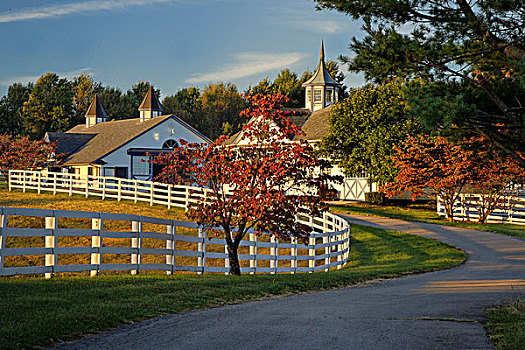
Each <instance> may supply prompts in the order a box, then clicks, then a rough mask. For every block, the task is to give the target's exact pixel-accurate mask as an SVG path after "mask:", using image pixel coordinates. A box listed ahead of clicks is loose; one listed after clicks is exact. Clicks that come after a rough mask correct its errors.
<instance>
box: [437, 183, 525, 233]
mask: <svg viewBox="0 0 525 350" xmlns="http://www.w3.org/2000/svg"><path fill="white" fill-rule="evenodd" d="M481 196H482V195H481V194H469V193H462V194H460V197H459V199H458V200H457V201H456V202H455V203H454V219H455V220H460V221H477V220H478V218H479V213H478V209H477V208H479V206H480V202H481ZM437 213H438V215H441V216H445V217H446V211H445V206H444V205H443V202H441V201H440V200H438V201H437ZM486 222H487V223H500V224H515V225H525V190H517V191H515V193H514V194H509V195H507V196H504V197H502V199H501V202H500V203H499V205H498V206H497V208H496V209H495V210H494V211H493V212H492V213H490V214H489V215H488V216H487V220H486Z"/></svg>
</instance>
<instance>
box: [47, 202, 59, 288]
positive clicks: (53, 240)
mask: <svg viewBox="0 0 525 350" xmlns="http://www.w3.org/2000/svg"><path fill="white" fill-rule="evenodd" d="M56 228H57V220H56V217H55V211H54V210H53V216H50V217H46V229H47V230H51V235H46V248H50V249H51V254H46V266H51V272H46V274H45V277H46V278H51V277H53V274H54V270H55V269H54V266H56V264H57V256H56V254H55V248H56V246H57V237H56V234H55V229H56ZM48 232H49V231H48Z"/></svg>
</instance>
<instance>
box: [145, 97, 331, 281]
mask: <svg viewBox="0 0 525 350" xmlns="http://www.w3.org/2000/svg"><path fill="white" fill-rule="evenodd" d="M247 99H248V100H249V101H250V102H251V105H252V107H251V108H249V109H246V110H244V111H243V112H242V113H241V115H242V116H243V117H246V118H247V119H248V120H249V121H248V123H247V124H245V125H244V127H243V129H242V138H243V140H245V141H246V142H245V144H244V145H243V146H228V145H225V141H226V140H227V137H226V136H222V137H220V138H219V139H218V140H217V141H215V142H214V143H213V144H211V145H209V146H206V145H202V144H187V143H185V142H184V141H183V140H181V146H180V147H179V148H176V149H175V150H174V152H173V153H169V154H162V155H159V156H158V157H156V158H155V159H154V163H156V164H158V165H162V166H164V171H163V172H162V173H161V174H160V175H159V176H158V177H157V180H160V181H163V182H167V183H175V184H181V183H186V184H192V185H194V186H200V187H205V188H209V189H210V190H211V192H212V196H211V198H208V199H207V200H204V199H202V200H201V201H200V202H198V203H196V204H193V205H192V206H191V207H190V208H189V210H188V212H187V215H188V217H189V218H190V219H192V220H194V221H195V222H197V223H198V224H199V225H200V226H201V227H203V228H204V229H207V230H210V231H213V232H214V233H215V234H217V235H224V237H225V239H226V243H227V245H228V255H229V260H230V274H234V275H239V274H240V265H239V260H238V247H239V244H240V242H241V240H242V239H243V238H244V237H245V235H246V234H247V233H248V231H249V230H250V229H253V230H255V232H256V233H257V234H261V233H262V232H265V233H270V234H274V235H276V236H277V237H279V238H282V237H289V236H294V237H298V238H306V237H308V235H309V234H310V232H311V228H310V227H309V226H306V225H304V224H301V223H298V222H297V221H296V217H298V216H301V215H319V214H320V213H321V212H323V211H325V210H327V206H326V205H325V203H324V202H323V201H324V200H326V199H329V198H331V197H332V196H333V195H334V194H335V192H334V190H332V188H331V187H330V185H329V181H334V180H337V179H336V178H335V177H332V176H330V175H328V173H327V172H326V171H325V169H327V167H329V163H328V162H327V161H324V160H320V159H317V157H315V156H314V150H313V147H312V146H311V145H309V144H308V143H307V142H305V141H301V142H289V140H292V139H293V137H294V136H295V135H297V134H298V133H300V132H301V131H300V128H299V127H298V126H296V125H294V124H292V123H291V122H290V119H289V113H285V112H283V111H282V110H280V107H281V106H282V104H283V103H285V102H286V101H287V98H286V97H285V96H283V95H273V96H271V95H266V96H262V95H255V96H248V97H247ZM286 140H288V141H286ZM217 227H220V228H221V229H220V230H216V229H214V228H217Z"/></svg>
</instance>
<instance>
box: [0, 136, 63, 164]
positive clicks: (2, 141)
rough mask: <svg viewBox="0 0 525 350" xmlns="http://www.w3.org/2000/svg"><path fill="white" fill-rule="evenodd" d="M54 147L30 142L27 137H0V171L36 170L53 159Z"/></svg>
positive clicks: (41, 142) (39, 142) (40, 142)
mask: <svg viewBox="0 0 525 350" xmlns="http://www.w3.org/2000/svg"><path fill="white" fill-rule="evenodd" d="M55 150H56V145H55V144H54V143H51V144H48V143H45V142H44V141H42V140H40V141H31V140H29V137H27V136H26V137H20V138H15V137H12V136H10V135H0V169H37V168H42V167H45V166H47V165H48V164H49V163H50V162H51V161H52V160H53V159H54V157H55Z"/></svg>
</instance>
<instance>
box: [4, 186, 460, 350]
mask: <svg viewBox="0 0 525 350" xmlns="http://www.w3.org/2000/svg"><path fill="white" fill-rule="evenodd" d="M0 198H2V199H0V205H9V206H16V207H40V208H54V209H74V210H97V211H109V212H120V213H124V212H131V213H135V214H142V215H149V216H157V217H173V216H176V217H180V218H182V219H183V216H184V213H183V212H182V211H180V210H179V211H177V210H175V211H173V210H171V211H168V210H166V209H165V208H162V207H149V206H147V205H142V204H133V203H126V202H114V201H100V200H86V199H85V198H81V197H67V196H50V195H45V194H40V195H38V194H23V193H20V192H7V191H0ZM464 259H465V255H464V253H463V252H462V251H460V250H459V249H457V248H455V247H451V246H448V245H445V244H443V243H440V242H438V241H435V240H430V239H425V238H422V237H418V236H413V235H408V234H403V233H399V232H393V231H387V230H382V229H375V228H370V227H364V226H359V225H352V232H351V253H350V259H349V262H348V263H347V264H346V266H345V268H343V269H341V270H334V271H330V272H328V273H326V272H318V273H314V274H302V273H301V274H295V275H290V274H279V275H245V276H241V277H231V276H224V275H220V274H213V275H212V274H207V275H202V276H197V275H189V274H177V275H174V276H165V275H162V274H157V275H151V274H148V275H142V276H128V275H122V274H120V275H105V276H99V277H96V278H89V277H78V276H74V277H58V278H54V279H51V280H45V279H43V278H34V277H33V278H29V277H9V278H5V277H4V278H1V279H0V295H2V303H1V304H0V324H1V325H2V327H0V348H28V347H34V346H45V345H51V344H53V343H54V342H57V341H60V340H70V339H75V338H78V337H80V336H82V335H85V334H91V333H96V332H100V331H103V330H107V329H110V328H113V327H116V326H118V325H119V324H123V323H128V322H133V321H139V320H143V319H146V318H150V317H154V316H159V315H163V314H166V313H176V312H181V311H185V310H192V309H197V308H203V307H212V306H220V305H224V304H229V303H238V302H242V301H244V300H252V299H255V298H265V297H270V296H276V295H287V294H291V293H300V292H306V291H311V290H323V289H329V288H334V287H341V286H351V285H356V284H359V283H362V282H365V281H370V280H375V279H383V278H393V277H398V276H403V275H407V274H413V273H423V272H428V271H434V270H438V269H445V268H451V267H453V266H457V265H459V264H461V263H462V262H463V261H464Z"/></svg>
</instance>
